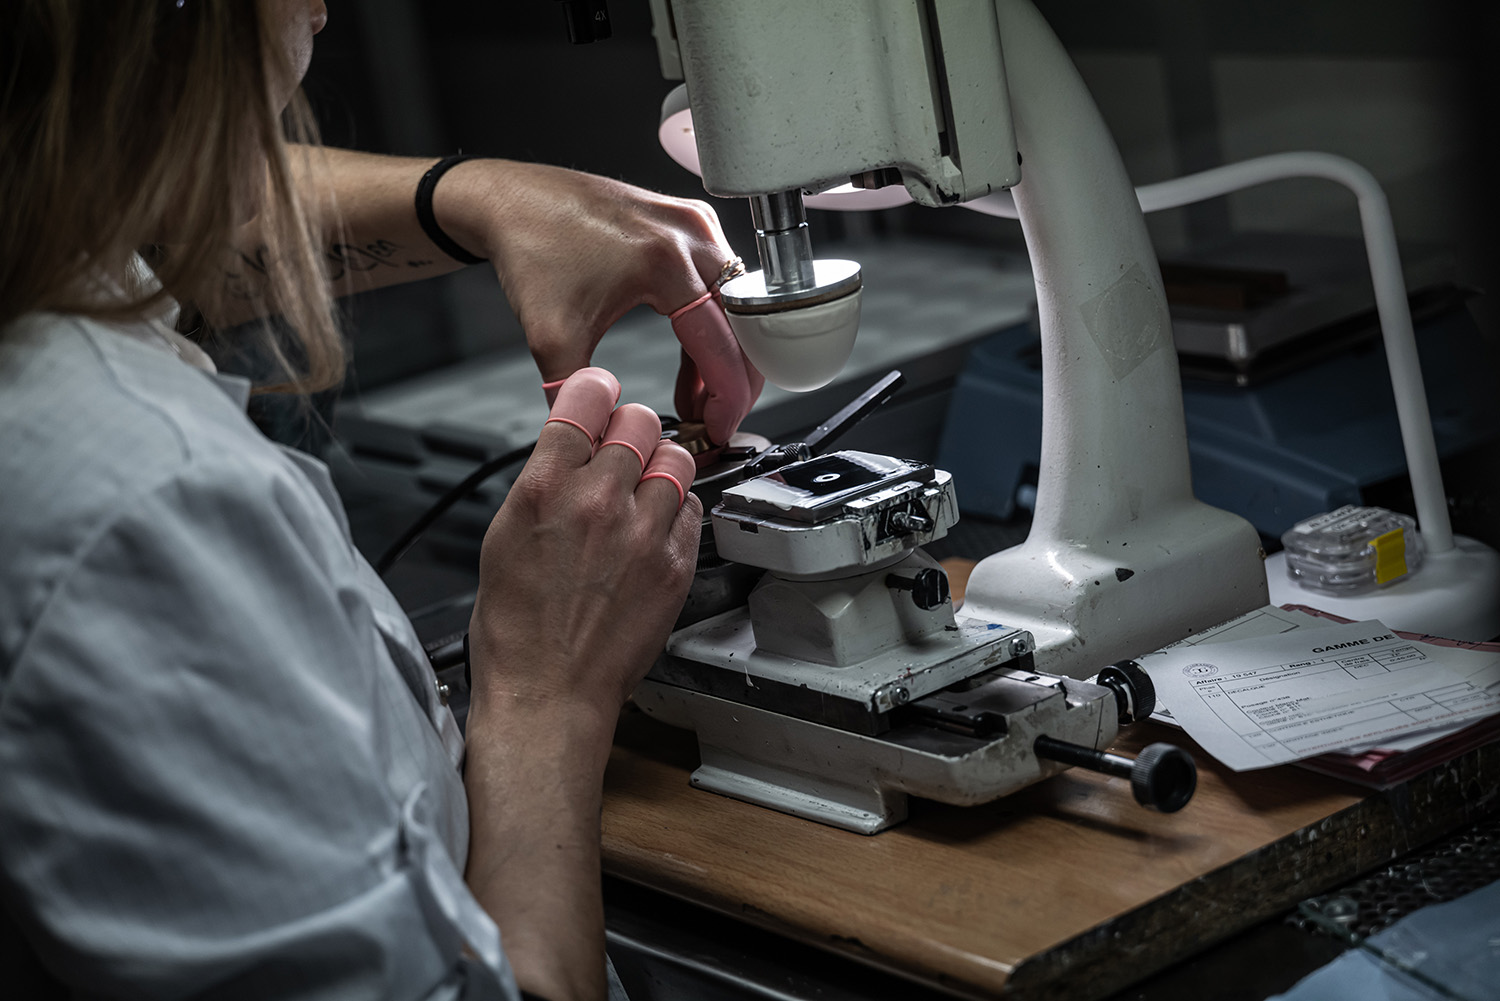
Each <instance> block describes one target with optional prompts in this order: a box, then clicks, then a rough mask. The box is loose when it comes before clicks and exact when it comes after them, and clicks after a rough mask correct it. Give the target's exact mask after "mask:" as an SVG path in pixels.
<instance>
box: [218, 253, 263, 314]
mask: <svg viewBox="0 0 1500 1001" xmlns="http://www.w3.org/2000/svg"><path fill="white" fill-rule="evenodd" d="M269 252H270V251H269V250H268V248H267V247H266V246H265V245H264V244H262V245H261V246H259V247H256V248H255V249H254V250H253V251H250V252H249V253H246V252H245V251H243V250H241V251H236V253H235V256H236V257H238V258H239V260H240V267H239V268H231V269H230V270H229V271H226V272H225V273H224V290H225V292H226V293H227V294H228V296H229V298H231V299H237V300H239V301H240V302H251V301H254V300H256V299H259V298H260V297H261V296H263V295H264V294H265V291H266V280H267V278H268V276H269V275H270V265H269V264H268V263H267V262H266V256H267V254H268V253H269Z"/></svg>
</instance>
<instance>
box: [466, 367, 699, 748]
mask: <svg viewBox="0 0 1500 1001" xmlns="http://www.w3.org/2000/svg"><path fill="white" fill-rule="evenodd" d="M619 393H620V385H619V383H618V382H617V381H616V380H615V378H614V376H612V375H610V374H609V373H608V372H606V371H604V370H603V369H598V368H590V369H584V370H582V371H579V372H577V373H575V374H574V375H573V376H571V377H570V378H569V379H568V380H567V382H566V383H565V384H564V385H563V387H562V390H561V391H560V392H559V394H558V398H557V403H556V405H555V406H554V407H553V410H552V417H551V418H550V419H549V420H548V422H547V424H546V425H545V426H544V427H543V428H542V432H541V435H540V437H539V439H538V442H537V447H536V451H535V453H534V454H533V455H532V457H531V460H530V461H529V462H528V463H527V464H526V468H525V470H523V471H522V473H521V476H520V477H519V478H518V479H517V480H516V484H515V486H514V487H512V488H511V490H510V494H509V496H508V497H507V498H506V501H505V504H504V506H502V507H501V509H500V512H499V513H498V514H497V515H496V516H495V519H494V522H493V523H492V524H491V525H490V529H489V532H488V533H487V534H486V535H485V539H484V545H483V549H482V551H481V555H480V585H479V594H478V598H477V601H476V604H475V607H474V614H473V618H472V620H471V624H470V651H471V660H472V661H473V662H474V669H473V676H474V699H475V702H476V703H489V702H492V701H497V700H498V702H500V703H502V704H503V706H504V708H505V711H507V712H509V711H512V710H524V711H526V712H538V711H539V712H553V711H565V712H570V713H588V714H590V715H596V716H597V717H598V718H599V719H600V720H601V721H603V722H604V723H606V724H607V725H608V727H609V728H611V729H612V728H613V724H614V719H615V716H616V715H617V714H618V712H619V709H620V707H621V705H623V704H624V702H625V699H626V698H627V697H628V696H629V694H630V692H631V690H632V689H633V688H634V687H635V684H636V682H638V681H639V680H640V678H641V676H642V675H644V674H645V672H646V670H647V668H649V667H650V665H651V662H652V660H653V659H654V658H655V657H656V655H657V654H658V653H659V652H660V651H661V649H662V646H663V645H664V643H665V642H666V638H667V633H668V632H669V631H670V629H671V627H672V623H673V622H674V621H675V619H676V617H677V614H678V612H679V611H681V609H682V603H683V601H684V599H685V598H686V596H687V590H688V587H689V585H690V584H691V583H692V578H693V571H694V567H695V566H696V561H697V555H698V539H699V531H700V528H699V523H700V519H701V517H702V505H701V504H700V503H699V502H698V499H697V498H696V497H694V496H693V495H692V494H690V493H685V490H686V488H687V487H690V486H691V485H692V481H693V472H694V466H693V460H692V457H691V456H689V455H688V453H687V452H686V451H685V450H684V449H682V448H681V447H679V446H677V445H675V444H672V443H670V442H663V441H661V423H660V421H659V420H658V419H657V417H656V415H655V414H654V413H652V412H651V411H650V410H649V409H647V408H646V407H643V406H640V405H639V404H633V403H632V404H626V405H625V406H622V407H620V408H619V409H614V404H615V401H616V399H617V398H618V396H619ZM596 442H597V443H598V444H597V447H596V444H595V443H596Z"/></svg>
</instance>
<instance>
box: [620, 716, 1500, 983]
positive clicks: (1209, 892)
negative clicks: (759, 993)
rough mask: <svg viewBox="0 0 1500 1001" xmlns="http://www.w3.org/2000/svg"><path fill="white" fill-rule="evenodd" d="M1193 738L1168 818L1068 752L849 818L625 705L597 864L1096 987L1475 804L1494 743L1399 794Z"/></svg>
mask: <svg viewBox="0 0 1500 1001" xmlns="http://www.w3.org/2000/svg"><path fill="white" fill-rule="evenodd" d="M1157 740H1167V741H1171V742H1173V743H1177V744H1179V745H1181V746H1184V747H1186V748H1187V749H1188V750H1190V751H1191V752H1192V753H1193V755H1194V757H1195V759H1196V760H1197V762H1198V766H1199V781H1198V791H1197V794H1196V796H1195V797H1194V799H1193V801H1192V802H1191V803H1190V804H1188V806H1187V807H1186V808H1185V809H1183V810H1182V811H1181V812H1180V813H1176V814H1171V815H1163V814H1159V813H1155V812H1153V811H1149V810H1146V809H1144V808H1142V807H1141V806H1139V805H1137V804H1136V802H1135V801H1134V799H1133V798H1132V796H1131V793H1130V787H1129V782H1128V780H1125V779H1118V778H1110V777H1106V776H1103V775H1098V774H1095V773H1091V772H1084V771H1082V770H1079V769H1073V770H1070V771H1068V772H1066V773H1064V774H1063V775H1060V776H1058V777H1056V778H1053V779H1050V780H1048V781H1046V782H1042V783H1039V784H1037V785H1035V786H1032V787H1030V788H1028V789H1026V790H1023V791H1022V792H1020V793H1017V794H1015V795H1012V796H1009V797H1006V798H1003V799H1001V800H998V801H996V802H994V803H990V804H987V805H984V806H979V807H968V808H964V807H950V806H945V805H943V804H939V803H934V802H930V801H925V800H918V799H915V798H914V799H913V800H912V802H911V816H910V819H908V820H907V821H906V822H904V823H902V824H900V825H898V826H896V827H894V828H892V829H890V830H887V831H884V832H882V833H880V834H877V835H874V836H864V835H859V834H853V833H850V832H847V831H842V830H837V829H835V828H831V827H825V826H823V825H821V824H818V823H815V822H812V821H807V820H800V819H798V818H796V817H791V816H788V815H785V814H782V813H777V812H775V811H772V810H768V809H765V808H762V807H758V806H753V805H750V804H747V803H742V802H739V801H736V800H732V799H727V798H725V797H722V796H717V795H714V794H712V793H708V792H704V791H700V790H696V789H694V788H692V787H691V786H690V785H689V783H688V775H689V773H690V772H691V771H692V770H693V769H694V768H695V767H697V764H698V754H697V744H696V738H695V737H694V736H693V735H692V734H691V733H689V732H687V731H684V730H677V729H674V728H671V727H667V726H665V725H664V724H661V723H659V722H657V721H655V720H653V719H650V718H648V717H646V716H645V715H644V714H643V713H640V712H627V713H626V715H625V716H624V717H623V718H622V720H621V725H620V730H619V733H618V736H617V739H616V746H615V749H614V752H613V754H612V756H611V759H610V767H609V771H608V773H607V776H606V779H605V810H604V857H605V868H606V871H608V872H610V873H611V874H613V875H616V876H619V877H622V878H624V879H628V880H632V881H635V882H639V883H642V884H645V885H648V886H651V887H653V888H655V889H658V890H661V891H664V892H667V893H670V894H673V895H676V896H679V897H682V898H684V899H687V900H689V901H692V902H695V903H698V904H701V905H704V906H707V907H711V908H713V909H715V910H718V911H721V912H724V913H727V914H729V915H731V916H734V917H737V918H740V919H743V920H746V921H749V922H751V923H754V924H756V925H759V926H761V927H765V928H769V929H771V930H773V931H776V932H779V933H781V934H785V935H787V936H790V937H793V938H796V939H798V940H800V941H803V942H807V943H811V944H813V945H816V946H819V947H822V948H825V949H829V950H832V951H835V952H838V953H842V954H845V955H847V956H851V957H853V958H855V959H858V960H861V961H863V962H866V963H869V964H872V965H875V966H878V967H882V968H885V969H888V970H891V971H893V972H897V973H900V974H902V975H905V976H908V977H911V978H914V979H917V980H920V981H922V982H925V983H929V984H933V985H938V986H943V987H947V988H949V989H952V990H955V991H956V992H958V993H961V994H967V995H973V996H979V997H989V996H996V995H1000V994H1002V993H1004V994H1006V995H1007V996H1026V997H1067V998H1074V999H1078V998H1090V997H1102V996H1104V995H1106V994H1108V993H1111V992H1113V991H1114V990H1118V989H1120V988H1122V987H1125V986H1127V985H1128V984H1130V983H1132V982H1134V981H1136V980H1138V979H1140V978H1142V977H1144V976H1146V975H1148V974H1149V973H1152V972H1154V971H1156V970H1158V969H1161V968H1162V967H1164V966H1166V965H1168V964H1170V963H1172V962H1174V961H1176V960H1178V959H1181V958H1184V957H1186V956H1188V955H1192V954H1193V953H1195V952H1197V951H1199V950H1201V949H1202V948H1204V947H1206V946H1208V945H1210V944H1212V943H1213V942H1215V941H1218V940H1220V939H1222V938H1225V937H1227V936H1229V935H1231V934H1233V933H1234V932H1236V931H1238V930H1241V929H1243V928H1246V927H1249V926H1250V925H1251V924H1253V923H1255V922H1258V921H1260V920H1262V919H1264V918H1266V917H1269V916H1271V915H1273V914H1276V913H1278V912H1280V911H1282V910H1285V909H1286V908H1287V907H1289V906H1291V905H1292V904H1293V903H1295V902H1296V901H1297V900H1300V899H1303V898H1305V897H1307V896H1310V895H1312V894H1316V893H1319V892H1322V891H1323V890H1326V889H1328V888H1330V887H1332V886H1334V885H1337V884H1338V883H1341V882H1343V881H1346V880H1348V879H1349V878H1351V877H1353V876H1354V875H1356V874H1358V873H1360V872H1362V871H1365V870H1368V869H1370V868H1372V867H1374V866H1375V865H1378V864H1381V863H1383V862H1385V861H1386V860H1387V859H1389V858H1390V857H1391V856H1392V855H1393V854H1396V853H1397V852H1399V851H1402V850H1405V849H1408V848H1411V847H1415V846H1416V845H1419V844H1421V843H1422V842H1424V841H1426V840H1430V839H1431V838H1434V837H1437V836H1439V835H1441V834H1443V833H1445V832H1447V831H1448V830H1451V829H1453V828H1454V827H1456V826H1458V824H1460V823H1463V822H1464V821H1465V820H1467V819H1472V818H1474V817H1476V816H1478V815H1479V814H1480V813H1482V812H1483V811H1484V810H1485V809H1487V808H1488V807H1487V806H1486V804H1485V801H1484V791H1485V790H1489V789H1493V788H1494V787H1495V784H1496V777H1497V774H1500V753H1496V750H1497V749H1496V748H1495V747H1494V746H1493V745H1492V746H1491V747H1490V748H1486V749H1484V750H1483V752H1482V753H1481V752H1476V753H1475V754H1472V755H1469V756H1468V757H1467V758H1465V759H1461V760H1460V761H1459V762H1456V763H1454V764H1453V765H1451V766H1445V768H1444V769H1440V770H1439V772H1438V773H1429V775H1427V776H1423V777H1421V778H1419V779H1416V780H1413V782H1412V783H1409V784H1407V785H1406V786H1403V787H1401V789H1399V790H1397V791H1395V792H1394V793H1385V794H1371V793H1369V792H1368V791H1366V790H1363V789H1360V788H1358V787H1356V786H1353V785H1350V784H1347V783H1344V782H1341V781H1338V780H1334V779H1330V778H1326V777H1323V776H1320V775H1315V774H1312V773H1310V772H1307V771H1303V770H1300V769H1297V768H1295V767H1288V766H1283V767H1277V768H1269V769H1263V770H1260V771H1254V772H1245V773H1235V772H1231V771H1229V770H1228V769H1226V768H1223V767H1221V766H1219V765H1218V764H1217V763H1216V762H1214V761H1213V760H1212V759H1211V758H1210V757H1209V756H1208V755H1207V754H1206V753H1204V752H1203V751H1201V750H1200V749H1198V748H1197V747H1196V746H1195V745H1193V744H1192V742H1191V741H1190V740H1188V739H1187V738H1186V736H1185V735H1184V734H1182V733H1181V732H1180V731H1173V730H1169V729H1167V728H1165V727H1162V726H1160V725H1158V724H1155V723H1143V724H1137V725H1136V726H1135V727H1132V728H1130V730H1129V731H1128V732H1127V734H1126V735H1124V736H1123V739H1122V740H1121V741H1120V742H1119V744H1118V745H1117V746H1118V749H1119V750H1121V751H1123V752H1125V753H1134V752H1135V751H1138V750H1139V749H1140V747H1142V746H1144V745H1145V744H1147V743H1151V742H1153V741H1157Z"/></svg>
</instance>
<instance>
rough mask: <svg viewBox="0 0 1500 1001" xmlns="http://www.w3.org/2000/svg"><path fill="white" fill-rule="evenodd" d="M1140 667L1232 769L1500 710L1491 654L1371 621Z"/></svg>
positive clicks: (1498, 677)
mask: <svg viewBox="0 0 1500 1001" xmlns="http://www.w3.org/2000/svg"><path fill="white" fill-rule="evenodd" d="M1140 664H1141V666H1142V667H1144V668H1145V669H1146V671H1147V673H1148V674H1150V676H1151V680H1152V681H1153V682H1154V683H1155V685H1156V692H1157V696H1158V698H1159V699H1160V700H1161V701H1162V703H1164V704H1165V706H1166V707H1167V708H1168V709H1170V710H1171V715H1172V717H1173V719H1174V720H1175V722H1177V723H1178V724H1180V725H1181V726H1182V727H1183V729H1185V730H1186V731H1187V732H1188V734H1189V735H1190V736H1192V738H1193V739H1194V740H1196V741H1197V742H1198V743H1199V744H1201V745H1202V746H1203V748H1204V749H1205V750H1207V751H1208V752H1209V753H1210V754H1212V755H1213V756H1214V757H1216V758H1218V759H1219V760H1220V761H1222V762H1224V763H1225V764H1226V765H1228V766H1229V767H1231V768H1233V769H1235V770H1236V771H1247V770H1249V769H1253V768H1264V767H1266V766H1268V765H1275V764H1282V763H1284V762H1289V761H1296V760H1298V759H1301V758H1307V757H1311V756H1313V755H1317V754H1323V753H1326V752H1329V751H1343V750H1348V749H1351V748H1363V747H1371V746H1391V745H1392V744H1393V743H1394V742H1396V741H1397V740H1399V739H1402V738H1406V737H1408V736H1410V735H1413V734H1418V733H1421V732H1424V731H1432V730H1435V729H1437V728H1451V727H1452V726H1453V725H1454V724H1459V723H1466V722H1470V721H1473V720H1475V719H1478V718H1480V717H1482V716H1487V715H1491V714H1494V713H1496V712H1500V654H1496V653H1493V652H1480V651H1474V650H1464V649H1457V648H1452V647H1441V646H1434V645H1432V644H1428V643H1421V642H1418V641H1415V640H1409V639H1403V638H1401V637H1399V636H1396V635H1395V634H1394V633H1392V631H1391V630H1389V629H1387V628H1385V626H1383V625H1382V624H1381V623H1379V622H1376V621H1368V622H1351V623H1348V624H1339V625H1327V626H1320V627H1316V628H1307V627H1303V628H1299V629H1294V630H1292V631H1290V632H1284V633H1282V634H1280V635H1275V636H1257V637H1254V638H1251V639H1242V640H1234V641H1230V642H1221V643H1208V644H1199V645H1194V646H1178V647H1172V648H1168V649H1166V650H1162V651H1159V652H1157V653H1153V654H1149V655H1147V656H1145V657H1142V658H1140Z"/></svg>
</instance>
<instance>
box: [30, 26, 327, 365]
mask: <svg viewBox="0 0 1500 1001" xmlns="http://www.w3.org/2000/svg"><path fill="white" fill-rule="evenodd" d="M265 6H266V5H265V4H264V3H262V2H258V0H6V2H5V3H3V4H0V39H5V40H6V41H5V42H4V43H3V49H0V51H5V53H6V56H7V59H6V62H5V63H4V64H0V331H3V329H4V328H5V327H6V326H7V325H9V324H10V323H11V322H12V321H13V320H15V319H16V318H18V317H20V316H22V315H24V314H26V313H29V312H33V311H39V310H46V311H53V312H63V313H77V314H83V315H87V316H92V317H96V318H98V319H101V320H107V321H129V320H135V319H139V318H140V317H142V316H147V315H150V314H151V313H153V312H155V311H157V310H159V309H160V308H161V306H162V305H163V303H164V300H165V298H166V297H167V295H168V294H177V295H179V296H183V297H186V298H188V299H193V300H198V301H201V302H211V301H214V300H215V299H217V298H220V297H222V294H223V293H222V286H223V283H224V281H225V273H226V265H227V263H228V262H229V260H230V258H229V256H228V255H229V254H230V249H229V248H230V247H231V243H232V240H233V238H234V235H235V230H236V227H237V224H238V223H241V222H243V221H244V220H243V219H241V218H238V215H237V213H243V211H244V204H245V199H246V193H247V191H249V190H250V186H254V187H258V186H259V184H260V179H259V176H258V172H257V171H256V169H255V167H254V164H255V162H256V160H257V159H258V157H257V154H260V155H263V157H264V162H265V164H266V165H267V170H266V171H265V188H266V192H265V196H264V198H262V199H261V200H260V217H259V220H258V223H259V229H260V237H261V240H262V241H263V242H264V244H265V246H266V252H265V253H264V254H263V255H259V258H258V262H257V263H258V264H259V265H260V266H261V267H262V268H263V269H264V275H263V281H262V282H261V283H260V284H259V285H258V286H257V287H256V288H254V289H253V290H252V291H251V292H250V293H249V294H250V295H252V296H253V297H254V298H256V299H258V300H259V301H257V302H255V303H254V304H253V308H254V310H255V311H256V312H258V313H260V314H262V315H271V314H277V315H280V316H281V317H283V318H284V319H285V320H286V322H287V325H288V326H289V327H290V328H291V330H292V331H293V337H294V347H293V350H292V352H291V354H292V355H294V356H296V361H295V362H288V361H287V359H286V357H284V356H283V354H282V351H281V350H280V347H279V346H278V343H277V341H276V339H275V338H274V337H273V336H271V329H270V326H269V324H267V326H266V332H267V335H268V344H267V347H268V350H269V351H270V353H271V354H272V356H273V357H274V358H275V359H276V360H277V361H279V362H280V363H281V367H282V370H283V373H284V375H283V377H282V378H280V379H279V380H277V381H276V383H275V384H274V385H269V386H263V387H261V389H262V390H266V391H286V390H296V391H306V390H310V389H316V388H323V387H326V386H330V385H333V384H335V383H336V382H338V381H339V380H340V379H341V378H342V376H343V342H342V339H341V337H340V334H339V331H338V328H337V322H336V318H335V314H334V311H333V305H332V300H331V293H330V289H329V285H328V282H327V280H326V278H325V275H324V269H323V264H322V255H321V253H320V251H319V246H318V243H319V237H318V234H317V233H315V232H314V231H313V230H312V228H311V225H310V222H309V220H308V217H307V214H306V212H305V211H304V209H303V206H302V205H301V203H300V202H299V199H298V197H297V195H296V193H295V190H294V186H293V181H292V169H291V165H290V163H289V159H288V158H289V155H290V153H289V146H288V141H287V140H288V136H289V135H290V137H291V138H293V139H296V140H299V141H307V140H315V139H316V132H315V129H314V127H313V124H312V118H311V115H310V114H309V113H308V111H307V106H306V103H305V101H304V100H302V97H301V93H300V91H299V92H298V93H297V95H296V97H295V98H294V99H293V102H292V105H291V106H290V107H289V108H288V109H286V111H285V113H283V112H282V109H280V108H276V107H272V101H273V98H272V96H271V92H272V88H271V87H270V85H269V84H270V82H271V81H272V80H274V79H277V74H280V73H284V72H285V73H290V72H291V70H290V68H289V67H286V66H284V65H282V64H283V63H284V62H285V56H284V54H283V53H281V52H280V51H279V50H278V47H277V46H276V45H274V44H270V41H269V40H270V39H271V38H273V37H275V36H274V35H273V34H272V32H273V30H274V26H273V25H271V24H270V23H269V22H268V20H267V15H266V12H265V10H264V9H263V8H264V7H265ZM164 232H165V233H167V234H168V235H167V236H166V237H165V238H164V237H163V235H162V234H163V233H164ZM164 239H165V241H166V250H165V252H164V253H163V254H162V255H161V256H160V257H158V258H156V259H154V261H153V265H154V267H155V269H156V273H157V276H158V277H159V278H160V279H161V281H162V285H163V288H162V289H158V290H154V291H153V290H151V289H146V288H130V289H127V292H128V293H129V294H128V296H127V298H126V299H124V300H122V299H120V297H119V296H118V295H114V296H112V297H102V296H100V295H99V293H98V289H97V282H96V281H95V280H94V279H95V276H97V275H99V274H101V273H103V274H105V275H111V276H125V275H127V274H128V273H129V267H128V263H129V260H130V257H131V255H132V254H133V253H135V252H136V251H137V250H139V249H141V248H142V247H144V246H145V245H147V244H151V243H157V242H161V241H163V240H164Z"/></svg>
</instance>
